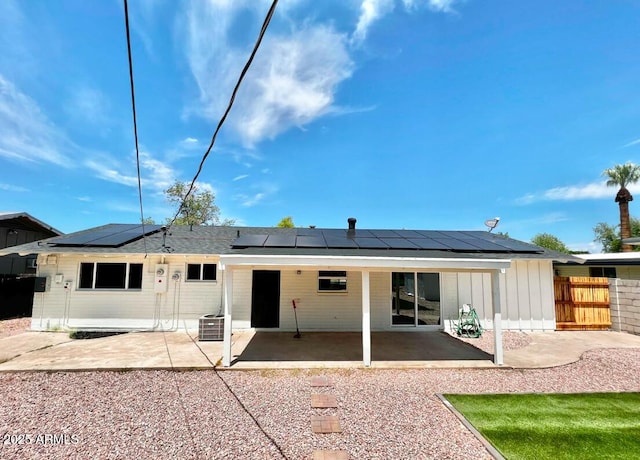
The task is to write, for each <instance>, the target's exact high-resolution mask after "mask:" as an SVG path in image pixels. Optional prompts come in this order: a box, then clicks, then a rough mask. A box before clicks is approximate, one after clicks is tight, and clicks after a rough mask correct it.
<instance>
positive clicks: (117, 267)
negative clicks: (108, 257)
mask: <svg viewBox="0 0 640 460" xmlns="http://www.w3.org/2000/svg"><path fill="white" fill-rule="evenodd" d="M79 278H80V281H79V282H78V288H79V289H142V264H131V263H125V262H82V263H81V264H80V276H79Z"/></svg>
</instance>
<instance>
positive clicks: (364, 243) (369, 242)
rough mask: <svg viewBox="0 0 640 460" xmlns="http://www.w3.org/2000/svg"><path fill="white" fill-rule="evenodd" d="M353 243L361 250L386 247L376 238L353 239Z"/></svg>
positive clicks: (386, 246)
mask: <svg viewBox="0 0 640 460" xmlns="http://www.w3.org/2000/svg"><path fill="white" fill-rule="evenodd" d="M354 241H355V242H356V244H357V245H358V247H360V248H363V249H387V248H389V245H387V244H386V243H385V242H384V241H382V240H380V239H378V238H354Z"/></svg>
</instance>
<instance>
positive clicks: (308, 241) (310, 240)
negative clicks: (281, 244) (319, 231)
mask: <svg viewBox="0 0 640 460" xmlns="http://www.w3.org/2000/svg"><path fill="white" fill-rule="evenodd" d="M296 247H299V248H326V247H327V243H326V242H325V241H324V238H322V237H321V236H301V235H298V237H297V238H296Z"/></svg>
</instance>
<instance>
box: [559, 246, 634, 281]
mask: <svg viewBox="0 0 640 460" xmlns="http://www.w3.org/2000/svg"><path fill="white" fill-rule="evenodd" d="M575 257H577V258H578V259H581V260H582V261H584V262H583V263H582V264H579V263H576V262H575V261H570V262H565V263H561V262H556V263H554V265H553V267H554V270H555V274H556V275H557V276H595V277H604V278H621V279H627V280H640V252H617V253H610V254H578V255H576V256H575Z"/></svg>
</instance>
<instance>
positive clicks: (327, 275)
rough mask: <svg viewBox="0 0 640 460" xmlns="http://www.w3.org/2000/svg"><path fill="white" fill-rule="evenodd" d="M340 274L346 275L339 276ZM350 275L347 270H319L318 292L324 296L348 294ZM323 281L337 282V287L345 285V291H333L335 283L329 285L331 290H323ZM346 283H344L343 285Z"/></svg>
mask: <svg viewBox="0 0 640 460" xmlns="http://www.w3.org/2000/svg"><path fill="white" fill-rule="evenodd" d="M338 273H344V275H341V274H340V275H339V274H338ZM348 276H349V274H348V273H347V271H346V270H318V292H320V293H323V294H343V293H346V292H348V289H349V281H348V280H349V278H348ZM321 280H330V281H337V284H336V286H342V285H344V289H331V288H330V286H332V285H333V283H330V284H329V288H324V289H323V288H322V286H321V285H320V281H321ZM343 281H344V283H342V282H343Z"/></svg>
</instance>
